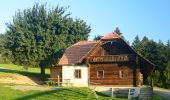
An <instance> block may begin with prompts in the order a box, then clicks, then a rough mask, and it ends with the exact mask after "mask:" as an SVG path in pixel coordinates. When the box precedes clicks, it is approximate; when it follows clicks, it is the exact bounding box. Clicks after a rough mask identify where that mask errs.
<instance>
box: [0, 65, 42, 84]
mask: <svg viewBox="0 0 170 100" xmlns="http://www.w3.org/2000/svg"><path fill="white" fill-rule="evenodd" d="M4 70H5V73H4V74H0V83H14V84H28V85H39V84H42V83H43V81H42V80H40V79H39V78H38V77H30V76H25V75H22V74H19V73H15V70H11V69H7V68H2V67H0V72H1V71H2V72H4ZM8 70H9V73H8ZM10 71H11V72H10ZM13 71H14V72H13Z"/></svg>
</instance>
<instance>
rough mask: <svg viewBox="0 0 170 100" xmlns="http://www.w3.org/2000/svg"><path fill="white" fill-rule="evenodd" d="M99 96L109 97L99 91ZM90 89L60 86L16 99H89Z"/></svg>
mask: <svg viewBox="0 0 170 100" xmlns="http://www.w3.org/2000/svg"><path fill="white" fill-rule="evenodd" d="M97 94H98V96H102V97H108V96H106V95H103V94H102V93H97ZM87 97H88V91H83V90H82V91H81V90H79V89H74V88H60V89H56V90H50V91H45V92H39V93H35V94H31V95H27V96H23V97H20V98H16V99H14V100H30V99H45V100H47V99H48V100H54V99H56V100H78V99H79V100H87ZM91 99H96V98H95V97H93V98H92V97H90V99H88V100H91Z"/></svg>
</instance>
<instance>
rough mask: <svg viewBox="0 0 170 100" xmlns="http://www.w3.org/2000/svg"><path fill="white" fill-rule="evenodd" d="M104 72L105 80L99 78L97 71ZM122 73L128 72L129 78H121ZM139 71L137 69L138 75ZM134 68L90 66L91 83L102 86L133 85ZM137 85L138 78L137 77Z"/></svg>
mask: <svg viewBox="0 0 170 100" xmlns="http://www.w3.org/2000/svg"><path fill="white" fill-rule="evenodd" d="M98 70H104V78H97V71H98ZM120 71H125V72H127V77H125V78H121V77H120ZM138 73H139V69H137V75H138ZM133 78H134V77H133V68H130V67H129V66H127V65H125V66H124V65H121V66H120V65H118V64H90V82H93V83H99V84H100V85H133ZM137 84H139V82H138V77H137Z"/></svg>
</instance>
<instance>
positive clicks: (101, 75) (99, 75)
mask: <svg viewBox="0 0 170 100" xmlns="http://www.w3.org/2000/svg"><path fill="white" fill-rule="evenodd" d="M97 78H104V70H98V71H97Z"/></svg>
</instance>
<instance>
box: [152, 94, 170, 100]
mask: <svg viewBox="0 0 170 100" xmlns="http://www.w3.org/2000/svg"><path fill="white" fill-rule="evenodd" d="M153 100H167V99H165V98H164V97H162V96H160V95H158V94H153Z"/></svg>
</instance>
